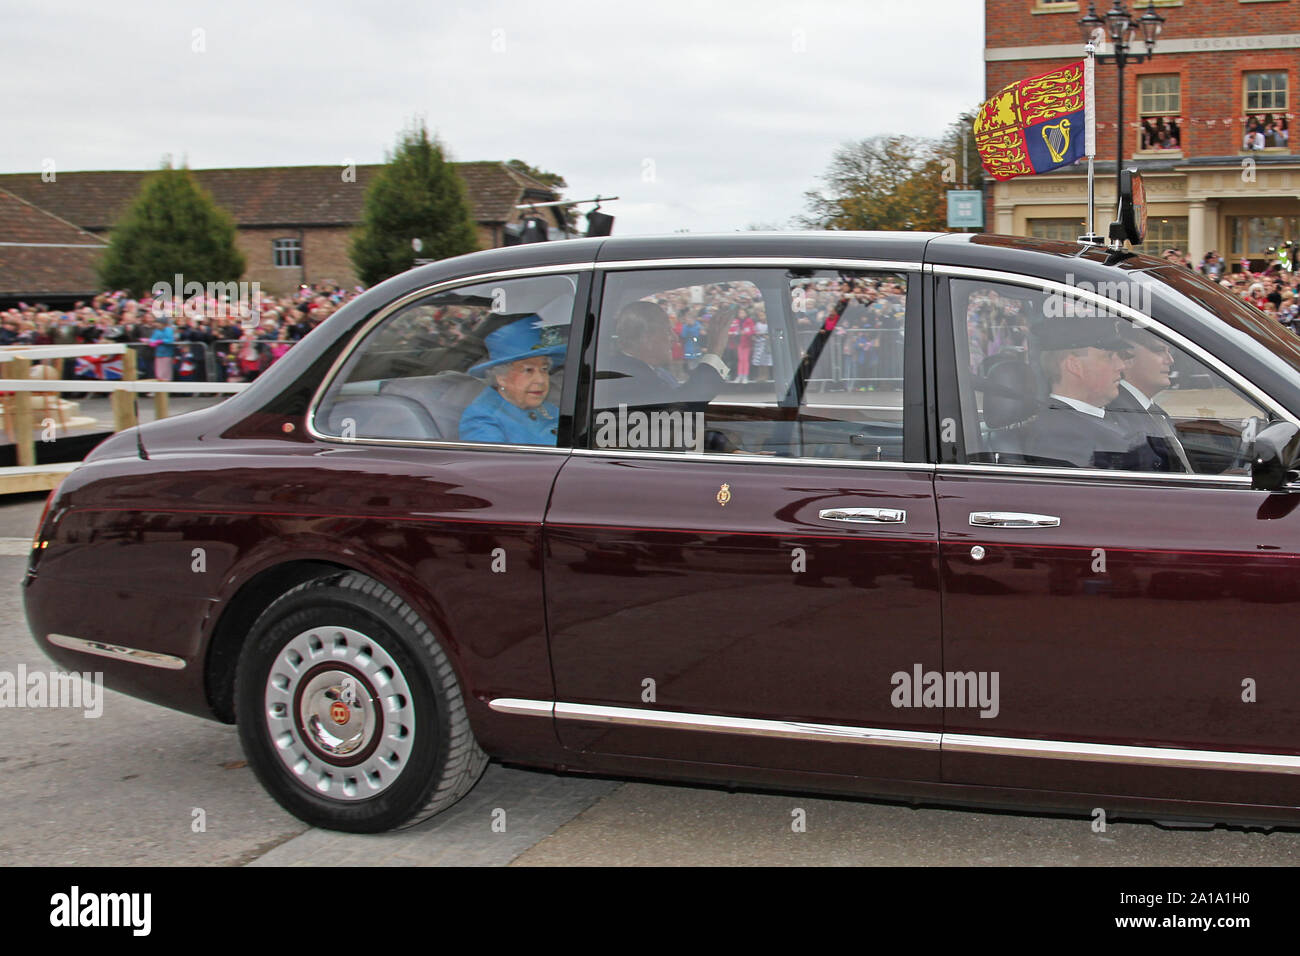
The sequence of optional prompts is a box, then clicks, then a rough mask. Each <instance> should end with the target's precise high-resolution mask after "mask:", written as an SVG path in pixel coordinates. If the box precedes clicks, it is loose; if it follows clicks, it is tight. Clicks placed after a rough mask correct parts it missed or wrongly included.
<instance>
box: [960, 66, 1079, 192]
mask: <svg viewBox="0 0 1300 956" xmlns="http://www.w3.org/2000/svg"><path fill="white" fill-rule="evenodd" d="M1083 74H1084V61H1083V60H1079V61H1078V62H1077V63H1071V64H1070V65H1069V66H1065V67H1061V68H1059V69H1056V70H1052V71H1051V72H1049V73H1044V74H1042V75H1041V76H1033V77H1030V78H1029V79H1027V80H1020V81H1019V82H1018V83H1012V84H1011V85H1009V86H1005V87H1003V88H1002V89H1001V90H999V91H998V92H997V93H995V94H994V95H993V96H992V97H990V99H989V101H988V102H987V103H985V104H984V105H983V106H981V107H980V108H979V111H978V112H977V113H976V115H975V126H974V133H975V145H976V147H977V148H978V149H979V152H980V159H981V160H982V161H983V163H984V168H985V169H986V170H987V171H988V173H989V175H990V176H992V177H993V178H994V179H998V180H1006V179H1014V178H1015V177H1017V176H1033V175H1035V174H1037V173H1045V172H1047V171H1048V170H1052V169H1059V168H1060V167H1062V166H1069V165H1071V164H1072V163H1075V162H1078V161H1079V160H1080V159H1082V158H1083V156H1084V140H1085V136H1086V132H1087V129H1086V127H1087V124H1086V121H1085V115H1084V110H1085V107H1086V105H1087V103H1086V101H1087V95H1086V92H1085V86H1084V76H1083Z"/></svg>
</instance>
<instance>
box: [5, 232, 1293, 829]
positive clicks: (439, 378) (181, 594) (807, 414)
mask: <svg viewBox="0 0 1300 956" xmlns="http://www.w3.org/2000/svg"><path fill="white" fill-rule="evenodd" d="M1298 426H1300V339H1297V338H1295V337H1294V336H1292V335H1291V333H1290V332H1288V331H1286V330H1284V329H1283V328H1281V327H1280V326H1278V325H1277V324H1276V323H1274V322H1272V321H1270V320H1269V319H1267V318H1266V317H1265V316H1264V315H1263V314H1262V313H1260V312H1258V311H1256V310H1255V309H1254V308H1253V307H1251V306H1249V305H1247V304H1245V303H1243V302H1241V301H1238V300H1237V299H1235V298H1233V297H1232V296H1230V295H1228V294H1226V293H1225V292H1224V291H1223V290H1222V289H1221V288H1219V287H1218V286H1216V285H1215V284H1214V283H1213V282H1210V281H1207V280H1206V279H1204V278H1202V277H1201V276H1199V275H1197V274H1194V273H1192V272H1190V271H1189V270H1187V269H1182V268H1179V267H1176V266H1173V265H1170V264H1169V263H1167V262H1165V261H1163V260H1158V259H1154V258H1148V257H1145V256H1142V255H1134V254H1132V253H1129V252H1124V251H1120V250H1118V249H1112V248H1108V247H1106V246H1102V245H1088V244H1076V243H1065V242H1049V241H1043V240H1032V239H1023V238H1010V237H1004V236H990V235H940V234H916V233H910V234H885V233H878V234H869V233H805V234H792V235H759V234H735V235H727V236H717V237H705V236H672V237H663V238H610V239H590V240H573V241H567V242H550V243H539V244H536V245H530V246H523V247H517V248H511V249H501V250H494V251H490V252H482V253H475V254H473V255H468V256H462V257H459V258H456V259H449V260H445V261H442V262H438V263H436V264H433V265H428V266H424V267H421V268H417V269H414V270H412V271H410V272H407V273H404V274H402V275H400V276H397V277H395V278H393V279H391V280H389V281H388V282H385V283H383V284H382V285H380V286H378V287H376V288H374V289H372V290H370V291H369V292H367V293H365V294H364V295H362V296H361V297H359V298H358V299H356V300H355V301H354V302H352V303H350V304H349V305H347V306H346V307H345V308H343V309H341V310H340V311H339V312H338V313H337V314H335V315H334V316H332V317H331V318H330V319H329V320H328V321H326V322H325V323H324V324H323V325H322V326H321V327H320V328H318V329H317V330H316V331H315V332H313V333H312V334H311V335H310V336H308V337H307V339H305V340H304V341H303V342H302V344H301V345H299V346H298V347H296V348H295V349H293V350H292V351H291V352H289V353H288V354H287V355H286V356H285V357H284V358H283V359H282V360H281V361H280V362H279V363H277V364H276V365H275V366H274V367H272V368H271V369H270V370H269V371H268V372H267V373H266V374H265V375H263V376H262V377H261V378H260V379H258V380H257V381H256V382H255V383H253V384H252V385H251V386H250V387H249V388H248V389H247V390H246V391H244V392H242V393H240V394H238V395H236V396H234V397H232V398H231V399H229V400H228V401H226V402H224V403H222V404H220V405H217V406H215V407H213V408H210V409H207V410H204V411H200V412H194V413H191V414H187V415H182V416H180V417H177V418H173V419H168V420H164V421H159V422H154V423H152V424H148V425H144V426H141V427H139V428H135V429H131V430H130V431H127V432H123V433H120V434H117V435H115V436H113V437H112V438H110V439H109V440H107V441H105V442H104V443H103V444H102V445H100V446H99V447H98V448H97V449H96V450H95V451H94V453H93V454H91V456H90V457H89V458H88V459H87V460H86V462H85V463H84V464H83V465H82V466H80V467H79V468H78V469H76V470H75V471H74V472H72V473H71V475H70V476H69V477H68V478H67V479H66V480H65V481H64V482H63V484H62V486H61V487H60V488H59V489H58V490H57V491H56V492H55V493H54V494H52V495H51V499H50V502H49V504H48V506H47V509H46V513H45V515H44V516H43V518H42V520H41V524H40V528H39V531H38V533H37V537H36V540H35V543H34V548H33V551H32V556H31V562H30V567H29V570H28V572H27V575H26V580H25V584H24V589H23V590H24V596H25V601H26V610H27V617H28V621H29V624H30V627H31V630H32V632H33V634H34V635H35V637H36V640H37V641H38V642H39V643H40V645H41V647H42V648H43V649H44V650H45V651H46V652H47V653H48V654H49V655H50V656H51V657H52V658H54V659H55V660H56V661H57V662H58V663H59V664H60V665H62V666H64V667H66V668H68V669H72V670H78V671H85V670H91V671H102V672H103V673H104V677H105V681H106V683H107V684H108V686H110V687H113V688H116V689H118V690H120V691H123V692H125V693H128V694H131V695H134V696H137V697H141V698H145V699H147V700H151V701H155V702H157V703H159V704H162V705H165V706H167V707H172V708H176V709H179V710H183V711H186V712H189V713H193V714H200V715H203V716H206V717H210V718H213V719H216V720H220V721H226V722H237V723H238V725H239V730H240V734H241V738H242V741H243V745H244V748H245V750H246V753H247V756H248V759H249V762H250V763H251V765H252V766H253V768H254V769H255V771H256V772H257V774H258V777H259V778H260V779H261V781H262V783H263V784H264V785H265V786H266V787H267V789H268V790H269V791H270V792H271V793H272V794H273V795H274V796H275V798H276V799H277V800H279V801H280V802H281V803H282V804H283V805H284V806H285V807H286V808H287V809H289V810H290V811H291V812H293V813H294V814H296V815H298V816H299V817H301V818H302V819H303V820H305V821H308V822H309V823H312V824H316V825H320V826H325V827H332V828H336V829H342V830H354V831H374V830H380V829H385V828H391V827H395V826H400V825H405V824H410V823H413V822H416V821H418V820H421V819H424V818H425V817H427V816H429V815H431V814H433V813H436V812H438V811H439V810H442V809H444V808H445V807H447V806H449V805H451V804H452V803H453V802H454V801H456V800H457V799H458V798H459V797H460V796H462V795H463V794H464V793H466V792H467V791H468V790H469V788H470V787H472V786H473V785H474V783H475V781H476V780H477V778H478V776H479V775H480V773H481V772H482V770H483V768H484V766H485V764H486V762H487V760H488V758H489V757H491V758H496V759H499V760H503V761H510V762H515V763H520V764H527V765H534V766H542V767H552V768H559V769H562V770H568V771H577V772H590V773H607V774H622V775H640V776H646V777H657V778H672V779H680V780H693V781H713V782H721V783H728V784H743V785H752V786H760V787H776V788H792V789H801V790H813V791H823V792H841V793H853V794H861V795H874V796H881V797H888V798H892V799H908V800H924V801H943V802H950V803H964V804H969V805H979V806H1001V807H1007V806H1031V807H1041V808H1051V809H1057V810H1068V811H1082V812H1085V813H1086V812H1090V811H1091V810H1092V808H1094V807H1103V808H1105V809H1106V810H1107V812H1108V813H1112V814H1118V815H1124V814H1129V815H1140V816H1145V817H1150V818H1156V819H1170V820H1179V819H1181V820H1248V821H1254V822H1260V823H1266V824H1267V823H1274V824H1285V823H1296V822H1298V821H1300V653H1297V647H1296V638H1295V637H1293V636H1292V635H1291V632H1290V631H1289V630H1288V628H1289V626H1290V625H1289V624H1288V622H1289V621H1291V620H1292V619H1293V616H1294V615H1295V613H1296V611H1297V608H1298V606H1300V512H1297V505H1300V486H1295V485H1292V484H1291V482H1292V481H1293V479H1295V478H1296V474H1295V472H1294V471H1293V469H1294V467H1295V466H1296V458H1297V454H1298V452H1300V441H1298V440H1297V435H1300V427H1298Z"/></svg>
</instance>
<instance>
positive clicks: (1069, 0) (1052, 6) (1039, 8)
mask: <svg viewBox="0 0 1300 956" xmlns="http://www.w3.org/2000/svg"><path fill="white" fill-rule="evenodd" d="M1078 9H1079V2H1078V0H1037V2H1035V4H1034V10H1033V12H1034V13H1069V12H1070V11H1071V10H1073V11H1076V12H1077V11H1078Z"/></svg>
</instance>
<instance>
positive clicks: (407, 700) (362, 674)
mask: <svg viewBox="0 0 1300 956" xmlns="http://www.w3.org/2000/svg"><path fill="white" fill-rule="evenodd" d="M265 700H266V724H267V729H268V731H269V732H270V735H271V741H272V743H273V744H274V746H275V752H276V755H277V756H278V757H279V758H280V762H281V763H283V764H284V766H285V767H286V768H287V769H288V770H289V771H290V772H291V773H293V774H294V776H296V777H297V778H298V780H299V781H301V782H302V785H303V786H305V787H307V788H308V789H310V790H313V791H315V792H316V793H319V794H321V795H322V796H326V797H330V798H332V799H335V800H364V799H366V798H367V797H373V796H375V795H377V794H379V793H382V792H383V791H384V790H385V789H387V788H388V787H389V786H391V785H392V784H393V782H394V781H396V780H397V777H398V775H399V774H401V772H402V770H403V769H404V768H405V766H406V764H407V762H408V761H409V760H410V756H411V749H412V747H413V746H414V743H415V707H414V700H413V698H412V694H411V690H410V687H409V686H408V684H407V681H406V676H405V675H404V674H403V673H402V671H401V668H399V667H398V666H397V663H396V662H395V661H394V660H393V658H392V657H391V656H389V654H388V653H387V652H386V651H385V650H384V649H383V648H382V647H380V646H378V645H377V644H375V643H374V642H373V641H371V640H370V639H369V638H368V637H366V636H365V635H364V634H362V633H360V632H359V631H354V630H352V629H351V628H347V627H314V628H312V629H311V630H307V631H303V632H302V633H301V634H299V635H298V636H296V637H294V638H293V639H292V640H291V641H289V642H288V643H287V644H286V645H285V646H284V647H283V649H281V651H280V653H279V655H278V656H277V657H276V659H275V661H274V663H273V664H272V665H271V672H270V674H269V675H268V676H267V680H266V697H265Z"/></svg>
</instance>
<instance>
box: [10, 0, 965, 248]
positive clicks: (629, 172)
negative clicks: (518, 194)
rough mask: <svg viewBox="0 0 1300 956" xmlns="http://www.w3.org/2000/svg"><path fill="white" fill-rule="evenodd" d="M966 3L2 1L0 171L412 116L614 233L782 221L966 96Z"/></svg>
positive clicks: (284, 152)
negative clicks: (838, 167) (854, 144)
mask: <svg viewBox="0 0 1300 956" xmlns="http://www.w3.org/2000/svg"><path fill="white" fill-rule="evenodd" d="M983 8H984V4H983V3H981V2H980V0H844V2H839V0H825V2H788V3H787V2H776V0H773V2H765V0H749V2H746V0H730V2H710V0H655V2H653V3H641V2H631V3H629V2H613V0H607V2H588V3H579V2H566V0H546V2H537V0H533V2H525V0H473V2H470V0H419V2H406V0H401V2H398V0H392V2H387V0H364V2H346V0H310V2H303V0H298V2H294V3H282V2H279V0H261V2H249V0H224V2H220V3H209V2H204V3H186V2H182V0H130V2H128V3H122V4H117V3H104V2H103V0H95V2H89V0H65V2H55V3H46V2H40V3H30V2H20V0H0V19H2V21H3V25H4V29H3V33H2V35H0V63H3V70H4V75H3V80H2V81H0V172H23V171H29V170H31V171H39V170H40V169H41V168H42V164H43V163H45V162H46V161H47V160H53V161H54V163H55V168H56V169H57V170H62V171H71V170H84V169H147V168H152V167H156V166H157V165H158V163H159V161H160V159H161V157H162V156H163V154H165V153H170V154H172V155H174V156H175V157H176V158H177V160H178V161H179V160H180V158H181V157H185V158H187V159H188V162H189V165H190V166H191V168H196V169H198V168H209V167H221V166H275V165H306V164H333V163H337V164H340V166H342V164H343V163H345V162H346V161H349V160H351V161H355V162H357V163H373V162H381V161H382V160H383V158H384V154H385V152H386V151H388V150H391V148H392V146H393V143H394V141H395V139H396V137H397V135H398V133H399V131H400V130H401V129H402V127H403V126H405V125H406V124H407V123H408V122H409V121H410V120H411V119H412V118H413V117H417V116H420V117H423V118H424V119H425V120H426V121H427V123H428V125H429V127H430V128H431V129H432V130H433V131H434V132H436V133H437V134H438V136H439V137H441V139H442V140H443V142H444V144H445V145H446V146H447V147H448V151H449V153H450V154H451V156H452V158H454V159H458V160H480V159H500V160H505V159H510V158H512V157H518V158H520V159H523V160H524V161H525V162H528V163H531V164H532V165H534V166H538V167H541V168H543V169H548V170H551V171H554V172H557V173H560V174H561V175H563V176H564V177H565V178H566V179H567V180H568V182H569V190H568V192H567V196H568V197H569V198H573V199H582V198H587V197H590V196H594V195H596V194H597V193H600V194H603V195H618V196H620V197H622V198H621V200H620V201H619V202H616V203H611V204H609V205H608V206H607V207H605V211H606V212H611V213H613V214H615V215H616V216H617V221H616V225H615V231H616V233H618V234H622V235H627V234H633V233H664V232H672V231H675V230H681V229H688V230H690V231H692V232H707V231H730V230H734V229H743V228H745V227H746V226H747V225H750V224H754V223H767V224H773V225H778V226H784V225H786V224H787V223H788V221H789V220H790V218H791V217H792V216H795V215H797V214H799V213H801V212H803V211H804V209H805V202H804V199H803V193H804V191H805V190H807V189H809V188H812V187H813V186H815V185H816V183H817V179H818V177H819V176H820V175H821V174H822V173H823V172H824V171H825V169H826V166H827V164H828V162H829V160H830V157H831V154H832V153H833V151H834V150H835V148H836V147H837V146H838V145H839V144H841V143H843V142H845V141H848V140H857V139H862V138H864V137H868V136H872V135H876V134H882V133H897V134H911V135H917V136H935V135H937V134H938V133H939V132H941V130H942V129H943V128H944V127H945V126H946V125H947V124H948V123H950V122H951V121H952V120H953V119H955V118H956V116H957V115H958V114H959V113H960V112H961V111H962V110H963V109H966V108H969V107H972V106H974V105H977V104H978V103H979V101H980V100H981V99H982V93H983V60H982V53H983V37H984V26H983ZM584 208H588V207H584Z"/></svg>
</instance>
